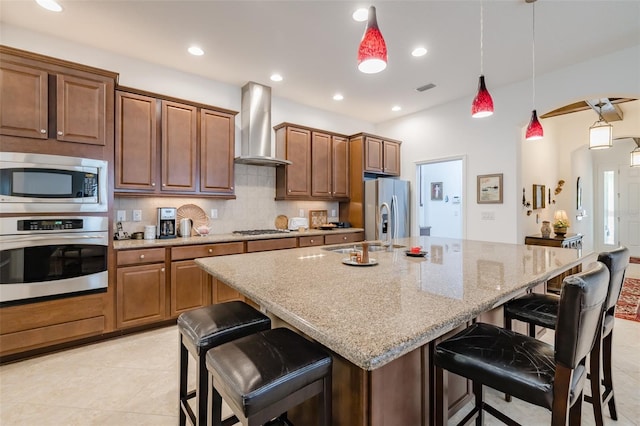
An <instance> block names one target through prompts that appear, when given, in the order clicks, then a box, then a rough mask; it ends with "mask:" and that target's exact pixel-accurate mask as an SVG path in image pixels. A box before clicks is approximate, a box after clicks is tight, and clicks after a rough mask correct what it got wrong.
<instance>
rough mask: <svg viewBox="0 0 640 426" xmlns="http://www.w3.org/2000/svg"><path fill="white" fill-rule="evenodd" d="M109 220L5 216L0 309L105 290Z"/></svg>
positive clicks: (0, 227) (0, 234)
mask: <svg viewBox="0 0 640 426" xmlns="http://www.w3.org/2000/svg"><path fill="white" fill-rule="evenodd" d="M108 245H109V232H108V218H107V217H98V216H80V217H73V216H65V217H48V216H47V217H44V216H40V217H2V218H0V305H7V304H16V303H26V302H34V301H40V300H43V298H52V297H63V296H70V295H77V294H79V293H85V292H99V291H106V290H107V286H108V272H107V253H108Z"/></svg>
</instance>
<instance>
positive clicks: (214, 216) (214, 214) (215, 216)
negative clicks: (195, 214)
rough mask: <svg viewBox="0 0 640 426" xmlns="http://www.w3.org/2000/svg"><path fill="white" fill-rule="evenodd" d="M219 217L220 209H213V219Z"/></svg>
mask: <svg viewBox="0 0 640 426" xmlns="http://www.w3.org/2000/svg"><path fill="white" fill-rule="evenodd" d="M217 218H218V209H211V219H217Z"/></svg>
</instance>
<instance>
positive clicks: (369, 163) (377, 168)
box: [364, 136, 384, 173]
mask: <svg viewBox="0 0 640 426" xmlns="http://www.w3.org/2000/svg"><path fill="white" fill-rule="evenodd" d="M382 155H383V153H382V139H377V138H372V137H370V136H367V137H366V138H365V140H364V171H365V172H371V173H382V172H383V168H384V164H383V163H382Z"/></svg>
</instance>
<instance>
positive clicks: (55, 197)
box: [0, 152, 108, 213]
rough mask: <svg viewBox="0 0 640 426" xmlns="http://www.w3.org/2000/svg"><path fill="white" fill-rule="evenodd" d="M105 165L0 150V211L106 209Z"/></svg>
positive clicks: (77, 159)
mask: <svg viewBox="0 0 640 426" xmlns="http://www.w3.org/2000/svg"><path fill="white" fill-rule="evenodd" d="M107 167H108V163H107V162H106V161H103V160H95V159H87V158H77V157H67V156H61V155H47V154H29V153H21V152H0V211H1V212H3V213H71V212H106V211H107V210H108V205H107V182H108V173H107V170H108V169H107Z"/></svg>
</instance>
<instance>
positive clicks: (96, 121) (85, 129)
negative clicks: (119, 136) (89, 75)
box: [56, 74, 113, 145]
mask: <svg viewBox="0 0 640 426" xmlns="http://www.w3.org/2000/svg"><path fill="white" fill-rule="evenodd" d="M111 96H113V94H111ZM106 99H107V83H106V82H104V81H98V80H90V79H86V78H80V77H74V76H69V75H64V74H59V75H58V76H57V132H56V138H57V139H58V140H60V141H65V142H79V143H87V144H92V145H106V134H107V101H106Z"/></svg>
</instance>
